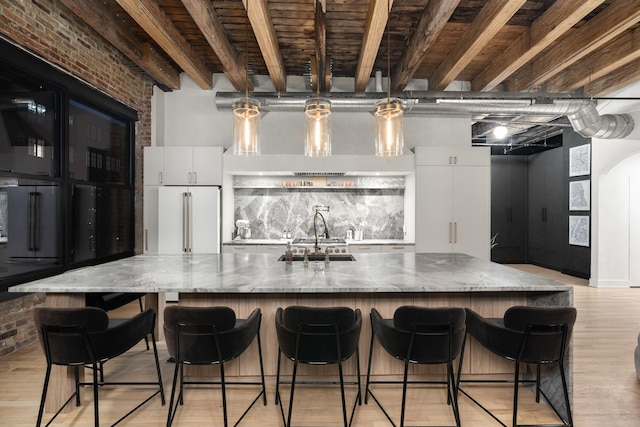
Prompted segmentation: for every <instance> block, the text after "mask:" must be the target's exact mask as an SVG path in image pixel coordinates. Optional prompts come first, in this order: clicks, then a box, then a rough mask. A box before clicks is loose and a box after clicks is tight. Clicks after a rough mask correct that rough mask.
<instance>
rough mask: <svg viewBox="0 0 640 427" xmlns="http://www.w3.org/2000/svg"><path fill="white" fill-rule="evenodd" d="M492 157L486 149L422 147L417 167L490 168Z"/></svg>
mask: <svg viewBox="0 0 640 427" xmlns="http://www.w3.org/2000/svg"><path fill="white" fill-rule="evenodd" d="M490 164H491V157H490V156H489V152H488V151H487V150H486V148H484V147H476V148H473V147H420V148H419V149H417V150H416V166H447V165H451V166H454V165H461V166H489V165H490Z"/></svg>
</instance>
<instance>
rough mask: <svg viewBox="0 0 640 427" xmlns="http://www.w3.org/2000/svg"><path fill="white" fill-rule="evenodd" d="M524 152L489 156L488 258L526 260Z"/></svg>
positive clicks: (525, 167) (525, 170)
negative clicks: (492, 240) (491, 239)
mask: <svg viewBox="0 0 640 427" xmlns="http://www.w3.org/2000/svg"><path fill="white" fill-rule="evenodd" d="M527 164H528V160H527V156H492V157H491V236H495V238H496V240H495V246H494V247H493V249H491V261H494V262H499V263H503V264H521V263H525V262H526V260H527V243H526V242H527Z"/></svg>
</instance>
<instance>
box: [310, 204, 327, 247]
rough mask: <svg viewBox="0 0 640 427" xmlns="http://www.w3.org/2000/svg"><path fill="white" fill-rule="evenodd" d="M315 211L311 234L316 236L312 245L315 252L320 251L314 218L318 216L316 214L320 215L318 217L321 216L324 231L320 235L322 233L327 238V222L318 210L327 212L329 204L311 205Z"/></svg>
mask: <svg viewBox="0 0 640 427" xmlns="http://www.w3.org/2000/svg"><path fill="white" fill-rule="evenodd" d="M313 208H314V209H315V211H316V213H315V214H314V215H313V234H314V236H315V238H316V241H315V244H314V245H313V250H314V252H315V253H318V252H320V245H319V244H318V227H317V224H316V220H317V218H318V216H320V218H322V224H323V226H324V231H323V233H322V234H321V235H324V238H325V239H328V238H329V229H328V228H327V222H326V221H325V220H324V216H323V215H322V214H321V213H320V210H326V211H327V212H329V206H314V207H313Z"/></svg>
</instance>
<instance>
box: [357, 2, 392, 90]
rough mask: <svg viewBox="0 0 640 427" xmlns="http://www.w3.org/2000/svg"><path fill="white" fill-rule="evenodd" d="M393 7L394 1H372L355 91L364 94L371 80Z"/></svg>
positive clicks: (363, 39) (361, 49)
mask: <svg viewBox="0 0 640 427" xmlns="http://www.w3.org/2000/svg"><path fill="white" fill-rule="evenodd" d="M392 6H393V0H371V2H369V10H368V12H367V23H366V24H365V29H364V36H363V37H362V47H361V48H360V56H359V57H358V66H357V68H356V75H355V91H356V92H364V90H365V89H366V87H367V84H368V83H369V78H371V71H372V70H373V64H374V63H375V61H376V56H378V50H379V49H380V43H381V42H382V36H383V35H384V30H385V27H386V26H387V20H388V19H389V11H390V10H391V7H392Z"/></svg>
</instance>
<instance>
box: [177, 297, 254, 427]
mask: <svg viewBox="0 0 640 427" xmlns="http://www.w3.org/2000/svg"><path fill="white" fill-rule="evenodd" d="M261 319H262V312H261V311H260V309H259V308H256V309H255V310H253V312H252V313H251V314H250V315H249V317H248V318H247V319H237V318H236V314H235V312H234V311H233V310H232V309H231V308H228V307H187V306H169V307H166V308H165V310H164V334H165V338H166V340H167V350H168V351H169V354H170V355H171V356H172V357H173V358H174V359H175V363H176V366H175V370H174V374H173V387H172V389H171V400H170V405H169V413H168V415H167V427H169V426H171V424H172V423H173V419H174V417H175V415H176V412H177V410H178V405H182V404H183V403H184V386H185V385H188V384H216V385H220V386H221V389H222V411H223V418H224V425H225V427H226V426H227V425H228V416H227V391H226V386H227V385H239V386H256V385H258V386H260V392H259V393H258V395H257V396H256V398H255V399H254V400H253V402H251V404H250V405H249V407H248V408H247V409H246V410H245V411H244V413H243V414H242V415H241V416H240V419H238V421H236V423H235V424H234V426H237V425H238V424H239V423H240V421H242V419H243V418H244V416H245V415H246V414H247V413H248V412H249V410H250V409H251V408H252V407H253V405H254V404H255V403H256V402H257V401H258V400H259V399H260V397H262V400H263V404H264V405H265V406H266V405H267V397H266V387H265V382H264V369H263V364H262V346H261V343H260V322H261ZM254 339H257V341H258V356H259V360H260V377H261V381H260V382H250V381H244V382H238V381H227V380H226V378H225V372H224V364H225V363H226V362H229V361H231V360H233V359H236V358H237V357H239V356H240V355H241V354H242V353H244V352H245V350H246V349H247V348H248V347H249V346H250V345H251V343H252V342H253V340H254ZM184 365H219V366H220V381H185V379H184V373H183V370H184V369H183V368H184ZM178 378H179V379H180V384H179V391H178V393H177V397H176V390H177V388H178Z"/></svg>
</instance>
